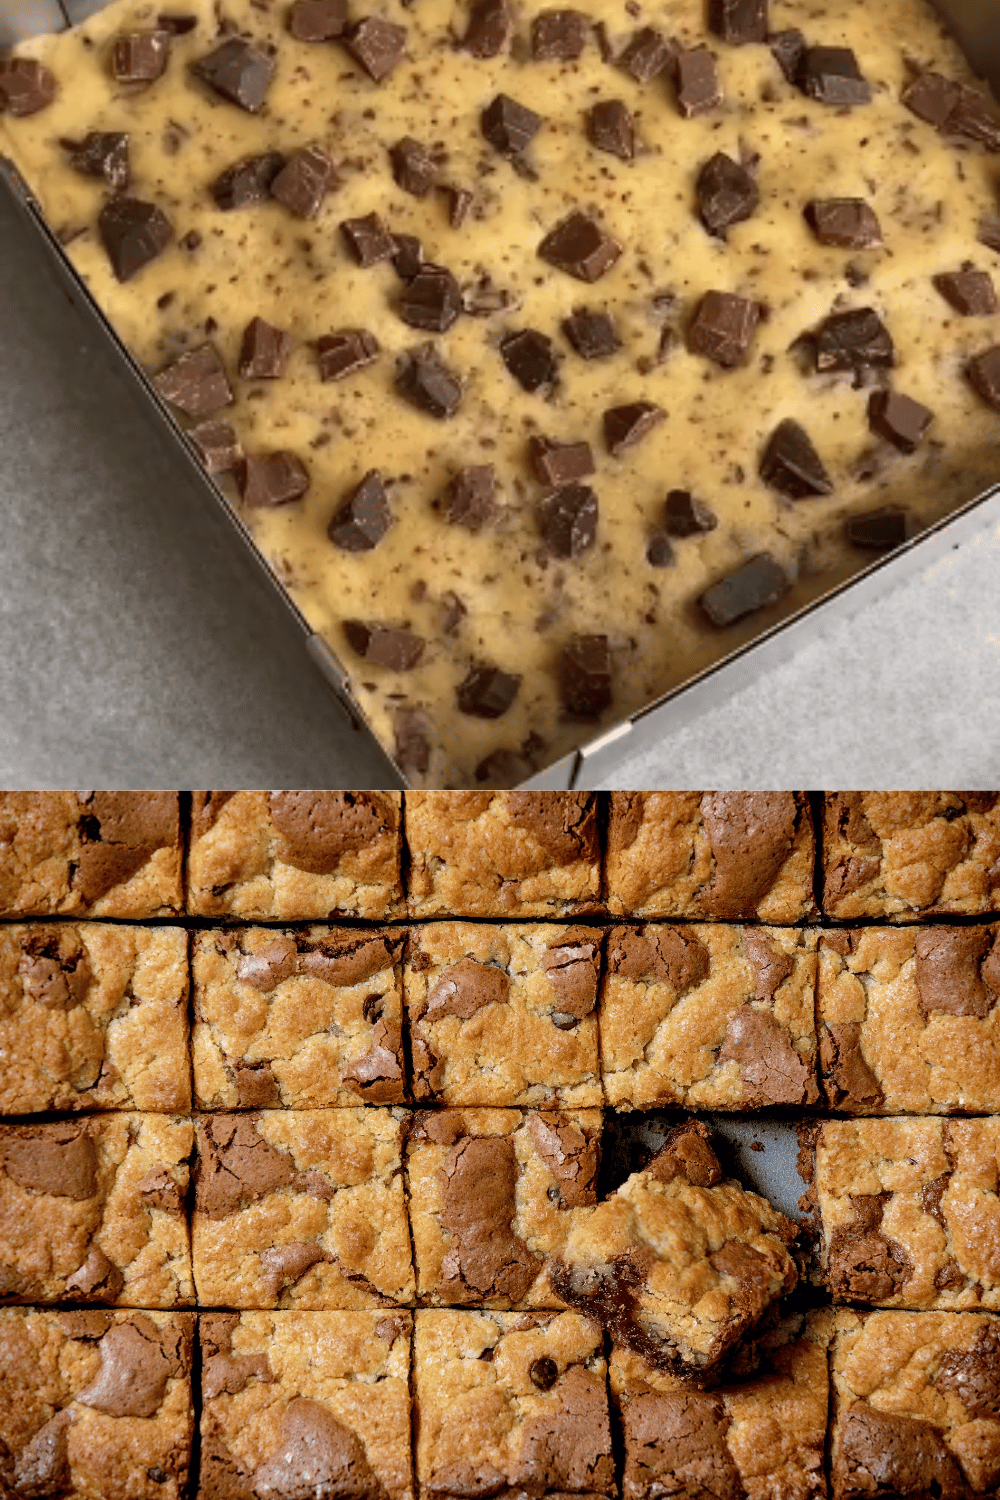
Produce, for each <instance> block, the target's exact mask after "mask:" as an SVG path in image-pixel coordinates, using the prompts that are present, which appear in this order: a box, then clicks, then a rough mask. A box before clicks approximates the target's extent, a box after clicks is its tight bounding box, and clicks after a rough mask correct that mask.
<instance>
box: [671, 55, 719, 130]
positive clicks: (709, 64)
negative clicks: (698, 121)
mask: <svg viewBox="0 0 1000 1500" xmlns="http://www.w3.org/2000/svg"><path fill="white" fill-rule="evenodd" d="M721 103H722V85H721V84H720V82H719V69H718V67H717V65H716V61H715V57H714V56H713V54H712V53H711V52H709V50H708V48H707V47H692V48H691V49H690V50H685V51H683V52H679V53H678V54H677V104H678V107H679V109H680V112H681V114H682V115H683V116H684V118H685V119H686V120H691V119H693V118H694V117H695V115H707V114H709V113H710V112H711V111H712V110H713V109H715V108H717V106H718V105H720V104H721Z"/></svg>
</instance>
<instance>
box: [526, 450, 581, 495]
mask: <svg viewBox="0 0 1000 1500" xmlns="http://www.w3.org/2000/svg"><path fill="white" fill-rule="evenodd" d="M528 457H529V458H530V460H531V467H532V468H533V469H534V471H535V473H536V474H537V476H538V478H539V479H540V480H541V482H542V484H547V485H550V486H551V487H552V488H553V489H559V488H560V486H562V485H566V484H572V483H574V481H575V480H577V479H587V478H588V477H589V476H590V475H591V474H593V472H594V455H593V453H591V451H590V444H589V443H555V442H553V441H552V439H551V438H546V437H531V438H529V439H528Z"/></svg>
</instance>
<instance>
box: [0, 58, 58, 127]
mask: <svg viewBox="0 0 1000 1500" xmlns="http://www.w3.org/2000/svg"><path fill="white" fill-rule="evenodd" d="M55 97H56V80H55V75H54V74H53V73H51V72H50V71H49V69H48V68H47V67H46V66H45V64H44V63H40V62H36V61H35V59H34V58H33V57H0V106H2V107H3V108H6V109H7V110H9V111H10V113H11V114H12V115H17V116H23V115H36V114H37V113H38V111H39V110H40V109H45V108H46V106H47V105H49V104H51V103H52V101H53V99H54V98H55Z"/></svg>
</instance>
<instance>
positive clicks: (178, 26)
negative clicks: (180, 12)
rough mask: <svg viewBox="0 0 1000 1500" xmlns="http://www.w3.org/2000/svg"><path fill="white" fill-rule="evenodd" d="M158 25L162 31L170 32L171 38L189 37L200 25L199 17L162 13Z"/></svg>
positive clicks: (158, 17)
mask: <svg viewBox="0 0 1000 1500" xmlns="http://www.w3.org/2000/svg"><path fill="white" fill-rule="evenodd" d="M156 24H157V26H158V27H159V28H160V30H161V31H169V33H170V35H171V36H187V35H188V34H189V32H192V31H194V30H195V29H196V27H197V25H198V17H197V16H175V15H171V14H170V13H169V11H168V12H166V13H165V12H163V11H161V12H160V14H159V15H158V16H157V18H156Z"/></svg>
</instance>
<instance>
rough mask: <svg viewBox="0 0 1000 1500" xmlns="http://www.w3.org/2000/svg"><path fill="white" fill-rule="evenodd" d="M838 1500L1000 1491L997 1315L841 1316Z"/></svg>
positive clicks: (964, 1496)
mask: <svg viewBox="0 0 1000 1500" xmlns="http://www.w3.org/2000/svg"><path fill="white" fill-rule="evenodd" d="M831 1376H832V1380H833V1402H834V1413H835V1416H834V1427H833V1451H832V1460H833V1463H832V1476H831V1477H832V1481H833V1500H856V1497H857V1500H860V1497H861V1496H865V1497H868V1496H873V1495H886V1496H888V1495H900V1496H902V1495H913V1496H916V1495H921V1496H924V1495H926V1496H938V1497H940V1500H973V1497H974V1496H979V1495H995V1494H996V1492H997V1487H998V1485H1000V1324H998V1321H997V1319H996V1318H995V1317H991V1316H990V1315H989V1314H988V1313H978V1314H977V1313H933V1312H877V1313H868V1314H860V1315H859V1314H858V1313H854V1312H840V1313H838V1314H837V1315H836V1336H835V1339H834V1344H833V1352H832V1360H831Z"/></svg>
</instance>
